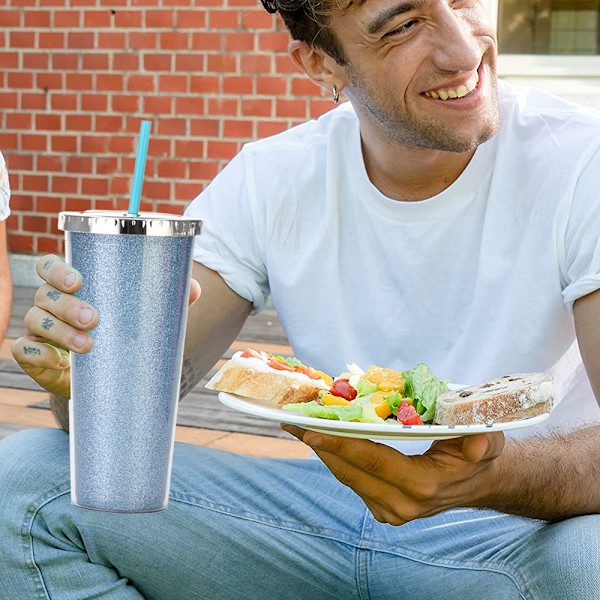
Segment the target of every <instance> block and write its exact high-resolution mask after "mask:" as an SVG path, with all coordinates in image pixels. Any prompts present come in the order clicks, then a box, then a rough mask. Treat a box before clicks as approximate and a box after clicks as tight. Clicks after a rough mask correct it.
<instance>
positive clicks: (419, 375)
mask: <svg viewBox="0 0 600 600" xmlns="http://www.w3.org/2000/svg"><path fill="white" fill-rule="evenodd" d="M448 389H449V388H448V382H447V381H441V380H439V379H438V378H437V377H435V375H433V373H432V372H431V370H430V369H429V367H428V366H427V365H426V364H424V363H420V364H418V365H417V366H416V367H415V368H414V369H411V370H410V371H403V372H400V371H392V370H391V369H383V368H381V367H376V366H370V367H369V369H368V370H367V371H366V372H365V371H363V370H362V369H361V368H360V367H359V366H358V365H355V364H352V365H348V371H347V372H346V373H342V374H341V375H340V376H339V377H336V379H334V380H333V383H332V384H331V387H330V388H329V390H321V391H320V392H319V399H318V400H312V401H311V402H303V403H297V404H286V405H284V406H283V407H282V408H283V410H287V411H292V412H296V413H300V414H303V415H306V416H309V417H318V418H322V419H336V420H339V421H359V422H362V423H383V422H390V423H402V424H403V425H424V424H428V423H431V422H432V421H433V416H434V413H435V404H436V400H437V398H438V396H439V395H440V394H443V393H444V392H447V391H448Z"/></svg>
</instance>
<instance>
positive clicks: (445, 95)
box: [425, 72, 479, 100]
mask: <svg viewBox="0 0 600 600" xmlns="http://www.w3.org/2000/svg"><path fill="white" fill-rule="evenodd" d="M478 83H479V73H478V72H475V75H473V77H471V79H469V81H467V83H466V84H464V85H461V86H459V87H458V88H456V89H455V90H450V89H449V90H438V91H437V92H433V91H431V92H425V95H426V96H429V97H430V98H434V99H436V100H438V99H439V100H448V99H449V98H450V99H452V100H453V99H455V98H464V97H465V96H466V95H467V94H470V93H471V92H472V91H473V90H474V89H475V88H476V87H477V84H478Z"/></svg>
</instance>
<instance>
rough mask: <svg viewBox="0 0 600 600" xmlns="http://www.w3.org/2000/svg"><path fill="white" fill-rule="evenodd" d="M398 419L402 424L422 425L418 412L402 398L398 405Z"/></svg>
mask: <svg viewBox="0 0 600 600" xmlns="http://www.w3.org/2000/svg"><path fill="white" fill-rule="evenodd" d="M397 419H398V421H400V423H402V424H403V425H423V421H421V417H420V416H419V413H418V412H417V411H416V410H415V407H414V406H411V405H410V404H409V403H408V402H406V400H403V401H402V403H401V404H400V406H399V407H398V416H397Z"/></svg>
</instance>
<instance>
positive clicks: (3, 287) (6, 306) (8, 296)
mask: <svg viewBox="0 0 600 600" xmlns="http://www.w3.org/2000/svg"><path fill="white" fill-rule="evenodd" d="M11 306H12V279H11V276H10V267H9V264H8V249H7V246H6V221H0V343H2V340H3V339H4V336H5V335H6V331H7V329H8V321H9V319H10V309H11Z"/></svg>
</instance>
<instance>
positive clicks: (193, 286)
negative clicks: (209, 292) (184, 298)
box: [188, 279, 202, 307]
mask: <svg viewBox="0 0 600 600" xmlns="http://www.w3.org/2000/svg"><path fill="white" fill-rule="evenodd" d="M201 292H202V290H201V288H200V283H199V282H198V281H197V280H196V279H192V280H191V281H190V300H189V303H188V307H191V306H193V305H194V304H195V303H196V300H198V298H200V293H201Z"/></svg>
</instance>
